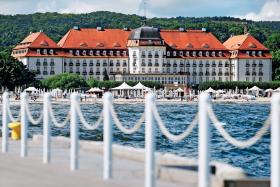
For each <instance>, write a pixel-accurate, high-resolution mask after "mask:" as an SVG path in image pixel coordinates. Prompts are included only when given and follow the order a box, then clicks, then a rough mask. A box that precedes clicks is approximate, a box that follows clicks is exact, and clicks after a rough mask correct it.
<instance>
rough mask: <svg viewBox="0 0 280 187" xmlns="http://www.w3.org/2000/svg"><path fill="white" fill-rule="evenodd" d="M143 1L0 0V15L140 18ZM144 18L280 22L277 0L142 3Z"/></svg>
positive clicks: (160, 0)
mask: <svg viewBox="0 0 280 187" xmlns="http://www.w3.org/2000/svg"><path fill="white" fill-rule="evenodd" d="M143 4H144V3H143V0H0V14H12V15H14V14H29V13H34V12H59V13H89V12H93V11H104V10H106V11H114V12H120V13H125V14H138V15H144V9H143ZM146 4H147V17H150V18H151V17H177V16H184V17H185V16H187V17H205V16H211V17H212V16H232V17H239V18H246V19H249V20H255V21H260V20H262V21H280V0H146Z"/></svg>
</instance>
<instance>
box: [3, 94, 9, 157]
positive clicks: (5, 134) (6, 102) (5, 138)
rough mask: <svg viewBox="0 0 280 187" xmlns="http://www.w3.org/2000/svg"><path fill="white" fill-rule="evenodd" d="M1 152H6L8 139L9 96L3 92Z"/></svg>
mask: <svg viewBox="0 0 280 187" xmlns="http://www.w3.org/2000/svg"><path fill="white" fill-rule="evenodd" d="M2 104H3V105H2V152H3V153H6V152H8V138H9V129H8V123H9V116H8V107H9V94H8V92H5V93H4V94H3V103H2Z"/></svg>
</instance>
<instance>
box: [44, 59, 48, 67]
mask: <svg viewBox="0 0 280 187" xmlns="http://www.w3.org/2000/svg"><path fill="white" fill-rule="evenodd" d="M47 65H48V62H47V59H46V58H44V62H43V66H47Z"/></svg>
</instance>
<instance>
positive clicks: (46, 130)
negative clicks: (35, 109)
mask: <svg viewBox="0 0 280 187" xmlns="http://www.w3.org/2000/svg"><path fill="white" fill-rule="evenodd" d="M50 102H51V95H50V94H49V93H46V94H45V95H44V106H43V107H44V108H43V163H44V164H47V163H49V162H50V158H51V152H50V144H51V142H50V141H51V139H50V134H51V131H50V126H51V120H50V115H49V107H50Z"/></svg>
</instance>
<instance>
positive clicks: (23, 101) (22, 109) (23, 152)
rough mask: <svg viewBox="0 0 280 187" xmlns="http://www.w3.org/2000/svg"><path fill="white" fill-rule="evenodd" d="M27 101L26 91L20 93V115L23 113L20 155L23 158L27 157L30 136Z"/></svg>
mask: <svg viewBox="0 0 280 187" xmlns="http://www.w3.org/2000/svg"><path fill="white" fill-rule="evenodd" d="M26 102H28V101H27V95H26V93H25V92H23V93H21V95H20V115H21V120H20V123H21V150H20V156H21V157H22V158H24V157H27V138H28V137H27V136H28V132H27V131H28V121H27V115H26Z"/></svg>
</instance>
